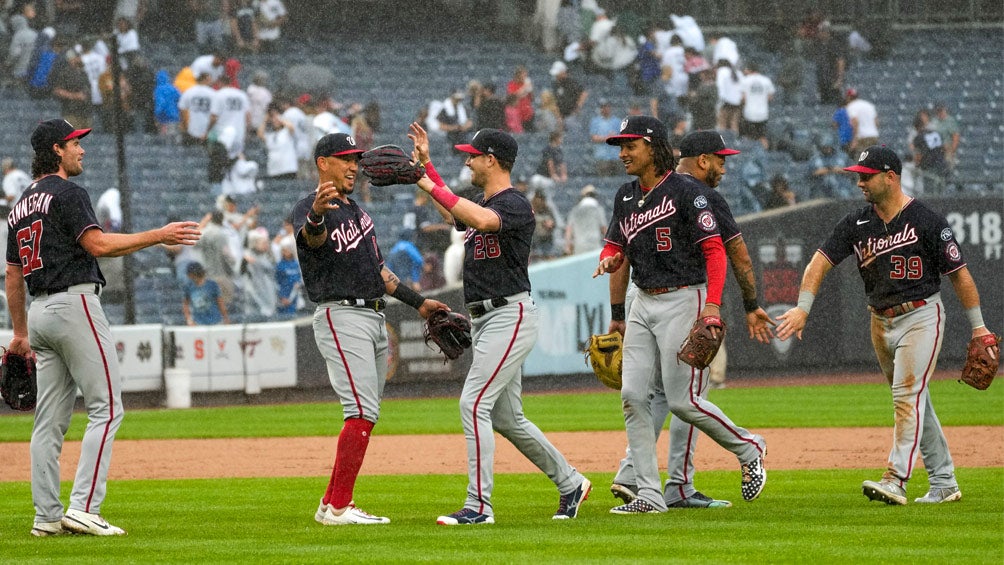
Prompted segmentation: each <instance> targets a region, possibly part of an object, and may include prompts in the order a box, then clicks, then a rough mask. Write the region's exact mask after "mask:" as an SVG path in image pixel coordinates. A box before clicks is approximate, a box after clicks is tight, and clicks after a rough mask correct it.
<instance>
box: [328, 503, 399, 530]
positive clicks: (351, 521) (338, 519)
mask: <svg viewBox="0 0 1004 565" xmlns="http://www.w3.org/2000/svg"><path fill="white" fill-rule="evenodd" d="M321 524H323V525H325V526H366V525H371V524H390V518H384V517H383V516H374V515H372V514H370V513H369V512H366V511H364V510H362V509H361V508H356V505H355V504H353V503H351V502H350V503H349V505H348V506H346V507H345V508H343V509H342V510H335V509H333V508H331V505H330V504H329V505H328V510H327V511H326V512H325V513H324V519H323V520H321Z"/></svg>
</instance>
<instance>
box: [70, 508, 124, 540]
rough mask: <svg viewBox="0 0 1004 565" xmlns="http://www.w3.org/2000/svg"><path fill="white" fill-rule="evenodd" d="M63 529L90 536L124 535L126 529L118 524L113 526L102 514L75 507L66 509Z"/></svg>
mask: <svg viewBox="0 0 1004 565" xmlns="http://www.w3.org/2000/svg"><path fill="white" fill-rule="evenodd" d="M62 526H63V529H64V530H66V531H68V532H71V533H74V534H86V535H89V536H124V535H126V532H125V530H123V529H122V528H120V527H118V526H113V525H111V524H109V523H108V521H107V520H105V519H104V518H102V517H101V515H100V514H91V513H90V512H84V511H83V510H75V509H73V508H71V509H69V510H67V511H66V515H65V516H63V520H62Z"/></svg>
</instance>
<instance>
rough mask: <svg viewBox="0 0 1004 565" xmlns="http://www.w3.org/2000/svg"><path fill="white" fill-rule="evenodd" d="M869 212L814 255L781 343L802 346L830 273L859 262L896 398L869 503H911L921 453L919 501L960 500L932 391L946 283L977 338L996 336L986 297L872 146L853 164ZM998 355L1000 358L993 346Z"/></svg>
mask: <svg viewBox="0 0 1004 565" xmlns="http://www.w3.org/2000/svg"><path fill="white" fill-rule="evenodd" d="M844 170H846V171H851V172H854V173H857V174H858V188H860V189H861V192H862V193H863V194H864V197H865V201H866V202H868V206H865V207H863V208H861V209H859V210H857V211H855V212H851V213H850V214H848V215H847V216H845V217H844V219H843V220H841V221H840V222H839V223H838V224H837V225H836V227H835V228H834V229H833V233H832V234H831V235H830V238H829V239H828V240H826V242H825V243H824V244H823V245H822V246H821V247H820V248H819V250H818V251H816V253H815V254H814V255H813V256H812V260H811V261H809V264H808V266H806V268H805V274H804V275H803V276H802V285H801V288H800V289H799V293H798V305H797V306H795V307H794V308H792V309H791V310H788V311H787V312H785V313H784V314H781V315H780V316H778V319H779V320H781V323H780V324H779V325H778V327H777V336H778V338H780V339H782V340H784V339H788V338H789V337H791V336H793V335H794V336H797V337H798V338H799V339H802V330H803V329H804V328H805V322H806V319H807V318H808V317H809V312H810V310H811V308H812V303H813V301H814V300H815V298H816V295H817V294H818V293H819V288H820V286H821V285H822V283H823V279H824V278H825V277H826V274H827V273H829V272H830V269H832V268H833V267H835V266H836V265H837V264H839V263H840V262H841V261H843V260H844V259H846V258H848V257H852V256H853V258H854V260H855V262H856V263H857V267H858V273H860V274H861V279H862V280H863V281H864V284H865V294H866V295H867V297H868V309H869V310H871V313H872V314H871V336H872V346H873V347H874V348H875V355H876V357H878V362H879V367H881V369H882V373H883V374H884V375H885V378H886V380H887V381H888V382H889V387H890V388H891V389H892V400H893V407H894V415H895V419H894V422H895V423H894V425H893V446H892V451H891V452H890V453H889V463H888V467H887V468H886V471H885V473H883V474H882V478H881V479H880V480H879V481H864V483H862V485H861V489H862V492H863V493H864V495H865V496H866V497H868V499H869V500H878V501H881V502H884V503H886V504H897V505H902V504H906V484H907V481H909V480H910V478H911V477H912V476H913V465H914V462H915V461H916V460H917V451H918V450H919V451H920V455H921V457H923V459H924V466H925V467H926V468H927V477H928V481H929V482H930V486H931V488H930V489H929V490H928V491H927V494H925V495H924V496H922V497H920V498H917V499H915V500H914V502H919V503H922V504H937V503H942V502H954V501H956V500H961V499H962V491H961V490H959V483H958V481H957V480H956V478H955V465H954V463H953V462H952V455H951V453H949V451H948V441H947V440H946V439H945V433H944V431H942V429H941V422H940V421H938V416H937V415H935V413H934V406H933V405H932V404H931V394H930V391H929V390H928V386H927V385H928V383H929V382H930V379H931V375H933V374H934V369H935V365H936V364H937V362H938V353H939V352H940V351H941V343H942V340H943V339H944V336H945V305H944V303H942V301H941V291H940V287H941V277H942V275H944V276H947V277H948V279H949V280H950V281H952V287H953V288H954V289H955V294H956V295H957V296H958V297H959V302H961V303H962V307H963V308H964V309H965V311H966V317H968V318H969V323H970V325H971V326H972V329H973V334H972V337H974V338H975V337H980V336H984V335H988V334H990V331H989V330H987V327H986V324H984V323H983V314H982V312H981V310H980V295H979V292H978V291H977V290H976V283H975V282H973V277H972V275H970V274H969V269H968V268H967V267H966V262H965V261H964V260H963V258H962V252H961V251H960V249H959V244H958V242H957V241H956V240H955V234H954V233H952V229H951V228H950V227H948V222H947V221H946V220H945V218H944V216H942V215H941V214H938V213H936V212H934V211H933V210H931V209H930V208H928V207H927V205H925V204H924V203H923V202H920V201H919V200H915V199H913V198H911V197H909V196H907V195H906V194H904V193H903V188H902V186H901V185H900V174H901V173H902V171H903V165H902V163H901V162H900V160H899V157H898V156H897V155H896V152H895V151H893V150H892V149H889V148H888V147H886V146H884V145H872V146H871V147H868V148H867V149H865V150H864V152H862V153H861V156H860V157H859V158H858V162H857V164H856V165H853V166H851V167H847V168H845V169H844ZM993 349H994V355H996V356H998V357H999V353H1000V351H999V349H998V348H997V346H996V345H995V346H993Z"/></svg>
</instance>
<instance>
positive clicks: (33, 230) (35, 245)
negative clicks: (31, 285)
mask: <svg viewBox="0 0 1004 565" xmlns="http://www.w3.org/2000/svg"><path fill="white" fill-rule="evenodd" d="M41 243H42V220H35V221H34V222H32V223H31V225H30V226H28V227H26V228H21V229H19V230H17V246H18V251H17V252H18V255H19V256H20V257H21V272H22V274H24V276H28V275H30V274H31V272H32V271H34V270H36V269H41V268H42V267H43V265H42V258H41V257H40V256H39V255H38V253H39V248H40V247H41Z"/></svg>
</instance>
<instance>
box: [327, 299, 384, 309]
mask: <svg viewBox="0 0 1004 565" xmlns="http://www.w3.org/2000/svg"><path fill="white" fill-rule="evenodd" d="M321 302H334V303H335V304H338V305H339V306H352V307H353V308H363V309H365V310H373V311H374V312H380V311H381V310H384V309H386V308H387V301H386V300H384V299H383V298H371V299H364V298H333V299H331V300H322V301H321Z"/></svg>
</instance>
